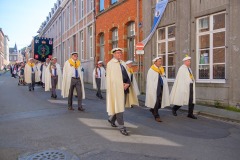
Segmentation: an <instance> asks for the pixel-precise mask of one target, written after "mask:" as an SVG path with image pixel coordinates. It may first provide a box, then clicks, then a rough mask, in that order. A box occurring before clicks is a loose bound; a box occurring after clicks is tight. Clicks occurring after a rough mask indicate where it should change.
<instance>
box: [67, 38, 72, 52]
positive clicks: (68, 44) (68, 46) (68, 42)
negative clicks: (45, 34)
mask: <svg viewBox="0 0 240 160" xmlns="http://www.w3.org/2000/svg"><path fill="white" fill-rule="evenodd" d="M67 48H68V53H71V43H70V39H68V40H67Z"/></svg>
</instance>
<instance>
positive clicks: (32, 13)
mask: <svg viewBox="0 0 240 160" xmlns="http://www.w3.org/2000/svg"><path fill="white" fill-rule="evenodd" d="M56 2H57V0H0V28H2V31H3V33H4V35H7V36H8V38H9V41H8V45H9V47H10V48H11V47H14V45H15V43H16V45H17V49H18V50H20V49H22V48H23V47H26V46H28V45H30V44H31V41H32V39H33V36H36V35H37V34H38V33H37V31H38V29H39V28H40V26H41V24H42V22H44V21H45V20H46V17H47V16H48V14H49V12H50V11H51V8H53V6H54V3H56Z"/></svg>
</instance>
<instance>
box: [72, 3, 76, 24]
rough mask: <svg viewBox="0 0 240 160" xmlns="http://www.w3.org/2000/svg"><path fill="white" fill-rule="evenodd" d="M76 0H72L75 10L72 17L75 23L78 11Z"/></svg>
mask: <svg viewBox="0 0 240 160" xmlns="http://www.w3.org/2000/svg"><path fill="white" fill-rule="evenodd" d="M76 3H77V2H76V0H72V7H73V10H72V11H73V12H72V18H73V25H74V24H75V23H76V17H77V16H76V13H77V6H76Z"/></svg>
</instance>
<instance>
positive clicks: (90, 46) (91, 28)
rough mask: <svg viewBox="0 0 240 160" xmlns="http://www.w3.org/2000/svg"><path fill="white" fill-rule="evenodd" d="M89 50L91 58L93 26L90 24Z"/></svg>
mask: <svg viewBox="0 0 240 160" xmlns="http://www.w3.org/2000/svg"><path fill="white" fill-rule="evenodd" d="M88 46H89V48H88V51H89V56H90V58H92V57H93V27H92V26H89V27H88Z"/></svg>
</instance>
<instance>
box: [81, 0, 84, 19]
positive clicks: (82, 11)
mask: <svg viewBox="0 0 240 160" xmlns="http://www.w3.org/2000/svg"><path fill="white" fill-rule="evenodd" d="M81 16H82V18H83V16H84V2H83V0H81Z"/></svg>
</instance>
